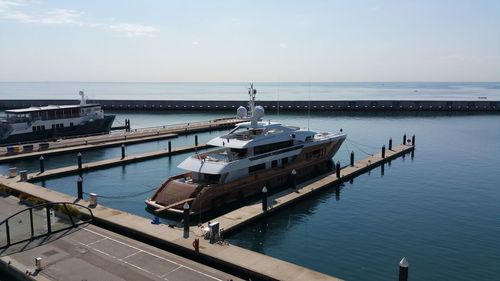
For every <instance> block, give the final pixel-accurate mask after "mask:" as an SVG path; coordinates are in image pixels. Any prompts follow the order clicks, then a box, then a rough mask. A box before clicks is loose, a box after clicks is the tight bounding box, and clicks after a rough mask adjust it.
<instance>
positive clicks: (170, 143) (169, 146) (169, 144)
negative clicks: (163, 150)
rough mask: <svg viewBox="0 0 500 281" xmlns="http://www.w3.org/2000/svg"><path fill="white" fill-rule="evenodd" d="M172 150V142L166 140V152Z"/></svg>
mask: <svg viewBox="0 0 500 281" xmlns="http://www.w3.org/2000/svg"><path fill="white" fill-rule="evenodd" d="M171 152H172V142H171V141H168V153H171Z"/></svg>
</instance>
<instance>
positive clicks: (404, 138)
mask: <svg viewBox="0 0 500 281" xmlns="http://www.w3.org/2000/svg"><path fill="white" fill-rule="evenodd" d="M403 144H406V134H404V135H403Z"/></svg>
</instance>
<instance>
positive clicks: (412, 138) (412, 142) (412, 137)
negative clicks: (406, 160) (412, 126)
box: [411, 135, 415, 146]
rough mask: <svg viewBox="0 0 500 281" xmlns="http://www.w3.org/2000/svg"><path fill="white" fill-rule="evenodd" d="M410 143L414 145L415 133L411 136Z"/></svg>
mask: <svg viewBox="0 0 500 281" xmlns="http://www.w3.org/2000/svg"><path fill="white" fill-rule="evenodd" d="M411 145H412V146H415V135H413V136H411Z"/></svg>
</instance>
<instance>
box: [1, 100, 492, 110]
mask: <svg viewBox="0 0 500 281" xmlns="http://www.w3.org/2000/svg"><path fill="white" fill-rule="evenodd" d="M89 102H91V103H98V104H101V105H102V107H103V108H104V109H105V110H158V111H162V110H199V111H207V110H218V111H221V110H231V111H233V110H235V109H236V108H238V107H239V106H245V105H246V104H247V101H243V100H89ZM78 103H79V101H78V100H70V99H52V100H48V99H0V109H12V108H23V107H30V106H45V105H63V104H78ZM257 104H258V105H261V106H263V107H264V108H265V109H266V110H268V111H276V110H278V109H279V110H280V111H308V110H310V111H477V112H479V111H500V101H496V100H486V99H481V100H480V99H478V100H314V101H293V100H283V101H258V102H257Z"/></svg>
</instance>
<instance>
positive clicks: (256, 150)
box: [254, 140, 293, 155]
mask: <svg viewBox="0 0 500 281" xmlns="http://www.w3.org/2000/svg"><path fill="white" fill-rule="evenodd" d="M290 146H293V140H287V141H282V142H276V143H270V144H265V145H261V146H256V147H255V148H254V154H256V155H257V154H261V153H266V152H269V151H273V150H278V149H282V148H286V147H290Z"/></svg>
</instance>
